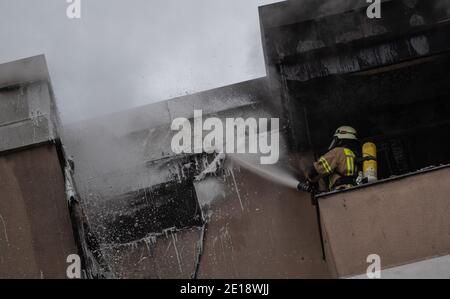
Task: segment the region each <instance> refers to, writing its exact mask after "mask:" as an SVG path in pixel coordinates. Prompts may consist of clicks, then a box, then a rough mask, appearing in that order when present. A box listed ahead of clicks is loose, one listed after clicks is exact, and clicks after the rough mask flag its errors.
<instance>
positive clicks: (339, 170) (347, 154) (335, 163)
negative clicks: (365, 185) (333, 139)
mask: <svg viewBox="0 0 450 299" xmlns="http://www.w3.org/2000/svg"><path fill="white" fill-rule="evenodd" d="M355 160H356V156H355V154H354V153H353V151H351V150H350V149H348V148H344V147H336V148H334V149H332V150H331V151H329V152H328V153H326V154H325V155H324V156H322V157H321V158H320V159H319V161H317V162H315V163H314V169H315V172H316V173H313V174H310V175H309V180H310V181H312V182H317V181H318V180H320V179H321V178H324V177H328V178H329V190H333V189H335V188H336V187H339V185H343V184H345V185H347V184H348V183H343V182H345V181H347V182H348V181H352V180H353V179H354V178H355V177H356V176H357V175H358V174H357V167H356V165H355ZM345 179H347V180H345Z"/></svg>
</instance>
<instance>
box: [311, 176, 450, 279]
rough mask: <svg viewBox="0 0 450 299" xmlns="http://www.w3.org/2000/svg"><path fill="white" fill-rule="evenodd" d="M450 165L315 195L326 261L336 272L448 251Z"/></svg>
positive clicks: (402, 262) (351, 272) (405, 261)
mask: <svg viewBox="0 0 450 299" xmlns="http://www.w3.org/2000/svg"><path fill="white" fill-rule="evenodd" d="M449 176H450V168H447V167H444V168H440V169H435V170H434V171H428V172H423V173H419V174H416V175H414V176H409V177H403V178H402V179H401V180H391V181H387V182H385V183H383V184H376V185H373V186H371V187H370V188H359V189H354V190H352V191H350V192H343V193H335V194H329V195H327V196H326V197H322V198H321V199H320V200H319V205H320V212H321V218H322V230H323V232H324V238H325V248H326V255H327V262H328V264H329V266H330V271H331V272H332V273H333V275H334V276H336V277H350V276H355V275H359V274H363V273H366V270H367V267H368V263H367V262H366V259H367V257H368V256H369V255H370V254H378V255H379V256H380V257H381V264H382V267H383V268H384V269H388V268H392V267H396V266H401V265H405V264H410V263H414V262H418V261H422V260H425V259H429V258H431V257H436V256H442V255H447V254H450V238H449V236H450V217H448V216H449V214H450V198H449V195H448V194H449V193H450V185H449V184H448V179H449Z"/></svg>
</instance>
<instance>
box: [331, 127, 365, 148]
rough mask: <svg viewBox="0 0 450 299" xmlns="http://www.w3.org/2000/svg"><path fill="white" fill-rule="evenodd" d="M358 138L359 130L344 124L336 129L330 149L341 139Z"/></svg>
mask: <svg viewBox="0 0 450 299" xmlns="http://www.w3.org/2000/svg"><path fill="white" fill-rule="evenodd" d="M345 139H347V140H358V132H356V130H355V129H354V128H352V127H349V126H342V127H340V128H338V129H337V130H336V133H334V137H333V141H332V142H331V144H330V147H329V148H328V150H332V149H333V148H334V147H335V146H336V145H337V144H338V143H339V140H345Z"/></svg>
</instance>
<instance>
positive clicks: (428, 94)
mask: <svg viewBox="0 0 450 299" xmlns="http://www.w3.org/2000/svg"><path fill="white" fill-rule="evenodd" d="M449 82H450V54H446V55H439V56H435V57H430V58H427V59H422V60H413V61H411V62H410V63H402V64H399V65H395V66H392V67H383V68H379V69H374V70H371V71H370V72H362V73H352V74H347V75H341V76H331V77H328V78H325V79H319V80H312V81H308V82H298V81H289V82H288V87H289V90H290V95H291V98H294V99H295V102H296V103H295V105H294V106H293V109H294V111H295V113H298V114H299V115H301V114H302V113H303V112H302V111H303V110H306V115H307V117H306V120H305V121H306V122H307V124H308V125H307V127H308V129H309V136H310V137H309V139H310V140H309V141H308V144H309V146H310V147H312V150H313V151H314V153H315V154H316V155H317V156H319V155H321V154H324V153H325V152H326V151H327V148H328V146H329V144H330V142H331V138H332V136H333V134H334V131H335V130H336V128H337V127H339V126H342V125H349V126H353V127H355V128H356V129H357V130H358V132H359V136H360V138H361V143H364V142H367V141H370V142H374V143H375V144H376V145H377V150H378V176H379V179H386V178H390V177H393V176H398V175H402V174H407V173H411V172H415V171H418V170H421V169H424V168H427V167H432V166H440V165H445V164H450V155H449V152H450V151H449V149H448V145H449V143H450V142H449V141H450V84H449ZM299 119H300V120H299V121H298V122H299V123H300V122H301V120H302V119H301V118H299ZM294 126H295V121H294ZM299 128H301V129H304V126H303V127H300V126H298V127H297V129H299ZM295 129H296V128H294V130H292V131H293V132H296V130H295ZM294 134H295V133H294ZM298 136H299V137H298V138H303V140H298V141H297V142H296V143H295V145H296V146H298V147H299V148H298V149H297V150H300V151H301V150H302V148H303V149H304V148H305V140H304V134H301V133H299V134H298ZM295 138H296V137H295V136H294V139H295ZM310 149H311V148H310Z"/></svg>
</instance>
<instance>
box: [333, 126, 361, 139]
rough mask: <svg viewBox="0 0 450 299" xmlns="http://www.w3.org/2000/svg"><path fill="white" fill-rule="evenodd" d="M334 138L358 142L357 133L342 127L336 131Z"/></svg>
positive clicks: (349, 128)
mask: <svg viewBox="0 0 450 299" xmlns="http://www.w3.org/2000/svg"><path fill="white" fill-rule="evenodd" d="M334 137H336V138H338V139H351V140H358V132H357V131H356V130H355V129H354V128H352V127H348V126H342V127H340V128H338V129H337V130H336V133H335V134H334Z"/></svg>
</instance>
